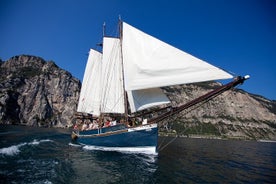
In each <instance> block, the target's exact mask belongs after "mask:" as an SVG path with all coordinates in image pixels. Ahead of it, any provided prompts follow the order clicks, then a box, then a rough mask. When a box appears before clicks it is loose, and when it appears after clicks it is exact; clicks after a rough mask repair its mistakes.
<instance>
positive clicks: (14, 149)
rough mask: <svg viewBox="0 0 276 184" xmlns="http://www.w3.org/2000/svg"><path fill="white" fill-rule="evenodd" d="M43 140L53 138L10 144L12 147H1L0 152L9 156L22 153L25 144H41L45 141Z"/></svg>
mask: <svg viewBox="0 0 276 184" xmlns="http://www.w3.org/2000/svg"><path fill="white" fill-rule="evenodd" d="M43 142H51V140H49V139H44V140H40V141H37V140H36V139H34V140H33V141H32V142H29V143H26V142H25V143H20V144H18V145H13V146H10V147H7V148H1V149H0V154H3V155H7V156H14V155H17V154H19V153H20V148H21V147H22V146H25V145H39V144H40V143H43Z"/></svg>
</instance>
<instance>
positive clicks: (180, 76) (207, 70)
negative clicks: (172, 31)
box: [122, 23, 233, 91]
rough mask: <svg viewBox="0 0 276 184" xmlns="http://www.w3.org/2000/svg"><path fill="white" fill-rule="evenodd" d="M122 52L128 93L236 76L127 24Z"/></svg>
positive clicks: (124, 25)
mask: <svg viewBox="0 0 276 184" xmlns="http://www.w3.org/2000/svg"><path fill="white" fill-rule="evenodd" d="M122 51H123V62H124V78H125V88H126V90H127V91H129V90H138V89H147V88H155V87H161V86H170V85H176V84H186V83H195V82H202V81H210V80H219V79H228V78H232V77H233V76H232V75H230V74H228V73H227V72H225V71H223V70H221V69H219V68H217V67H215V66H212V65H210V64H208V63H206V62H204V61H202V60H200V59H198V58H196V57H194V56H192V55H190V54H188V53H185V52H183V51H181V50H179V49H177V48H175V47H173V46H171V45H169V44H167V43H165V42H162V41H160V40H158V39H156V38H154V37H152V36H150V35H148V34H146V33H144V32H142V31H140V30H138V29H136V28H134V27H132V26H130V25H128V24H126V23H123V41H122Z"/></svg>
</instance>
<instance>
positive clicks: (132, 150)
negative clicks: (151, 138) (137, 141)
mask: <svg viewBox="0 0 276 184" xmlns="http://www.w3.org/2000/svg"><path fill="white" fill-rule="evenodd" d="M69 146H73V147H82V148H83V149H84V150H97V151H117V152H122V153H142V154H146V155H158V153H157V152H156V150H155V147H154V146H145V147H104V146H88V145H81V144H74V143H69Z"/></svg>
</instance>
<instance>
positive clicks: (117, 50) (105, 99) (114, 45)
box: [101, 37, 125, 113]
mask: <svg viewBox="0 0 276 184" xmlns="http://www.w3.org/2000/svg"><path fill="white" fill-rule="evenodd" d="M102 64H103V65H102V79H103V80H102V84H101V85H102V88H103V91H102V100H101V104H102V106H101V112H103V113H124V112H125V106H124V89H123V72H122V57H121V44H120V40H119V39H118V38H109V37H104V41H103V60H102Z"/></svg>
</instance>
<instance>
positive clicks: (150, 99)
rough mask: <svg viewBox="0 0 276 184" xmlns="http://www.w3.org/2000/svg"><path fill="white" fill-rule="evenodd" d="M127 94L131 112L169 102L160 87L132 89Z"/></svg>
mask: <svg viewBox="0 0 276 184" xmlns="http://www.w3.org/2000/svg"><path fill="white" fill-rule="evenodd" d="M127 94H128V102H129V105H130V110H131V112H132V113H133V112H136V111H141V110H144V109H147V108H151V107H154V106H159V105H162V104H167V103H170V100H169V99H168V97H167V96H166V95H165V94H164V93H163V91H162V90H161V89H160V88H149V89H141V90H133V91H128V92H127Z"/></svg>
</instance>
